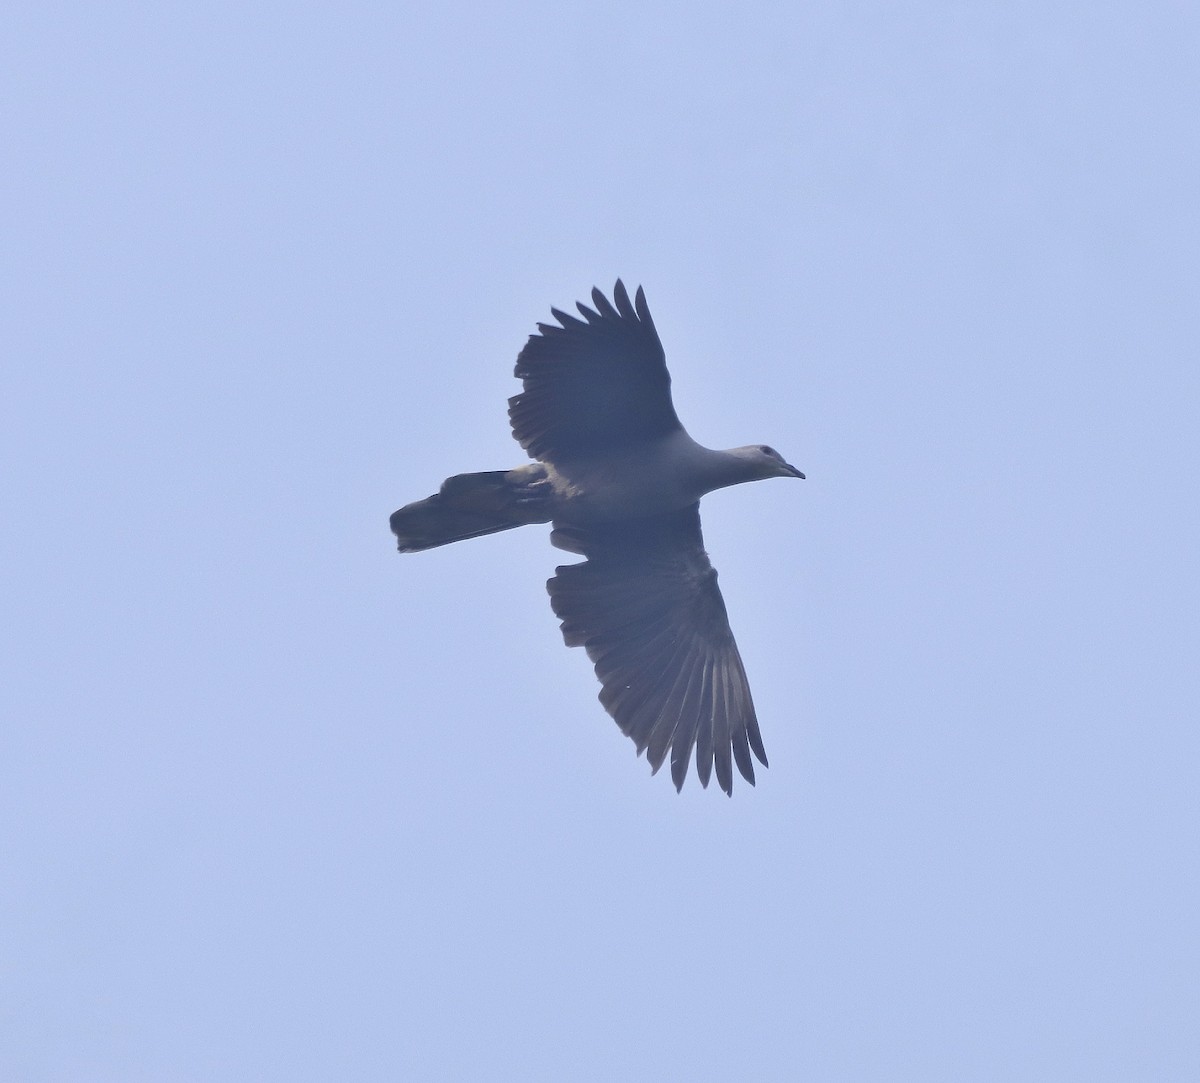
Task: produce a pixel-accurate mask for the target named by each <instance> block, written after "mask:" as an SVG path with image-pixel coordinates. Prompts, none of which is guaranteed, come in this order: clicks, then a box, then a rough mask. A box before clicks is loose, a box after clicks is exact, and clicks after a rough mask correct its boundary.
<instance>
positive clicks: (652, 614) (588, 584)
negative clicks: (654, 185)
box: [391, 279, 804, 793]
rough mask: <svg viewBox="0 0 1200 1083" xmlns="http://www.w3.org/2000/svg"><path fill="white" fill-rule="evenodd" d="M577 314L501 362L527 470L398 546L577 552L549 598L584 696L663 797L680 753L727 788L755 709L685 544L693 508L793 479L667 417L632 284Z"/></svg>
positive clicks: (704, 563) (746, 749)
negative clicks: (638, 757)
mask: <svg viewBox="0 0 1200 1083" xmlns="http://www.w3.org/2000/svg"><path fill="white" fill-rule="evenodd" d="M592 302H593V304H594V306H595V307H594V308H589V307H588V306H586V305H583V304H579V305H577V308H578V309H579V312H580V315H581V316H582V317H583V318H582V319H579V318H578V317H575V316H571V315H568V314H566V313H564V312H560V311H558V310H557V309H551V311H552V312H553V314H554V316H555V318H556V319H557V320H558V323H557V325H556V324H541V323H540V324H538V334H536V335H531V336H530V338H529V341H528V342H527V343H526V344H525V347H524V349H523V350H522V351H521V353H520V355H519V356H518V358H517V366H516V375H517V376H518V377H519V378H520V379H521V380H522V382H523V385H524V390H523V391H522V392H521V393H520V394H519V395H515V396H513V398H511V399H509V411H508V412H509V419H510V421H511V424H512V430H513V435H514V437H515V438H516V439H517V441H518V443H520V444H521V446H522V447H523V448H525V450H526V451H527V452H528V453H529V455H530V456H531V457H533V458H534V459H536V460H538V461H537V462H534V463H529V464H527V465H525V466H519V467H516V468H515V469H513V470H508V471H489V472H485V473H482V474H459V475H456V476H455V477H452V478H448V479H447V480H446V481H445V482H444V483H443V485H442V487H441V489H440V490H439V491H438V492H437V493H436V494H435V495H433V496H431V497H427V498H426V499H425V500H419V501H417V502H415V503H413V504H408V505H406V506H405V507H403V508H401V509H400V510H399V511H397V512H395V513H394V514H393V515H392V517H391V527H392V531H393V533H394V534H395V535H396V537H397V542H398V547H399V549H400V551H401V552H416V551H419V550H422V549H429V548H432V547H434V546H437V545H445V544H447V543H448V542H452V541H460V540H462V539H465V538H472V537H478V536H480V535H482V534H492V533H495V532H497V531H500V530H507V529H509V528H511V527H515V526H521V525H524V524H527V523H545V522H552V523H553V530H552V532H551V536H550V538H551V542H552V543H553V544H554V545H555V546H557V547H558V548H560V549H564V550H566V551H568V552H572V553H578V554H580V555H582V556H584V557H586V558H587V559H586V560H585V561H583V562H582V563H579V564H570V565H565V566H563V567H560V568H558V569H557V570H556V574H555V576H554V578H552V579H551V580H550V581H549V582H548V583H547V589H548V590H549V592H550V603H551V606H552V607H553V609H554V612H555V615H556V616H557V617H558V618H559V619H560V621H561V622H562V633H563V638H564V640H565V641H566V643H567V645H568V646H572V647H575V646H582V647H584V648H585V649H586V651H587V653H588V657H589V658H590V659H591V660H592V663H593V664H594V666H595V669H596V676H597V677H598V678H599V679H600V683H601V692H600V701H601V703H603V704H604V707H605V710H607V711H608V713H609V714H610V715H612V717H613V718H614V719H615V720H616V722H617V724H618V725H619V726H620V728H621V730H622V732H624V733H625V734H626V735H627V736H629V737H630V738H631V739H632V740H633V741H634V743H635V744H636V745H637V750H638V752H639V754H640V753H642V752H643V751H644V752H645V753H646V758H647V759H648V760H649V761H650V765H651V767H652V768H653V770H654V771H657V770H658V769H659V767H661V766H662V764H663V762H664V761H665V760H666V759H667V756H668V753H669V755H670V761H671V777H672V779H673V781H674V783H675V786H676V788H677V789H678V788H680V787H682V785H683V780H684V778H685V777H686V775H687V767H688V763H689V761H690V760H691V758H692V755H693V751H694V754H695V762H696V773H697V775H698V776H699V778H700V782H701V784H702V785H704V786H707V785H708V780H709V777H710V775H711V773H712V771H713V769H714V768H715V770H716V775H717V782H718V784H719V785H720V787H721V789H722V790H724V791H725V792H726V793H732V790H733V772H732V765H733V764H736V765H737V768H738V770H739V771H740V772H741V774H742V776H743V778H745V779H746V780H747V781H748V782H750V783H752V784H753V782H754V764H753V760H752V759H751V752H753V754H754V756H756V757H757V758H758V760H759V761H760V762H761V763H762V764H763V765H764V766H765V765H766V763H767V756H766V752H765V751H764V749H763V744H762V737H761V735H760V734H759V729H758V720H757V718H756V716H755V713H754V703H753V700H752V699H751V696H750V686H749V684H748V683H747V681H746V672H745V669H744V667H743V666H742V660H741V656H740V655H739V654H738V649H737V644H736V643H735V642H734V639H733V633H732V632H731V631H730V628H729V620H728V618H727V616H726V612H725V603H724V602H723V600H722V598H721V592H720V590H719V589H718V587H717V573H716V571H715V570H714V569H713V566H712V564H711V563H709V560H708V555H707V554H706V553H705V551H704V542H703V538H702V536H701V533H700V506H699V500H700V497H701V496H703V495H704V494H705V493H708V492H712V491H713V490H714V489H719V488H722V487H724V486H727V485H735V484H738V483H740V482H745V481H756V480H760V479H763V478H769V477H795V478H803V477H804V475H803V474H802V473H800V471H799V470H797V469H796V468H795V467H793V466H790V465H789V464H788V463H786V462H785V461H784V459H783V457H782V456H781V455H779V453H778V452H776V451H774V450H773V449H772V448H769V447H766V446H764V445H750V446H748V447H742V448H734V449H732V450H729V451H714V450H712V449H711V448H706V447H703V446H702V445H700V444H697V443H696V442H695V441H694V440H693V439H692V438H691V437H690V436H688V434H687V432H686V431H685V430H684V429H683V426H682V425H680V423H679V418H678V417H677V416H676V414H675V408H674V406H673V405H672V402H671V390H670V388H671V378H670V375H669V374H668V372H667V367H666V361H665V357H664V354H663V349H662V345H661V343H660V342H659V338H658V332H657V331H656V330H655V328H654V323H653V321H652V320H651V318H650V310H649V308H648V307H647V305H646V298H645V295H644V294H643V292H642V290H641V289H640V288H639V289H638V291H637V295H636V297H635V299H634V301H633V302H632V303H631V302H630V299H629V294H628V293H627V292H626V290H625V287H624V285H622V283H621V281H620V280H619V279H618V281H617V283H616V286H615V288H614V289H613V300H612V301H611V302H610V301H609V300H608V298H606V297H605V296H604V295H603V294H602V293H601V292H600V291H599V290H598V289H593V290H592Z"/></svg>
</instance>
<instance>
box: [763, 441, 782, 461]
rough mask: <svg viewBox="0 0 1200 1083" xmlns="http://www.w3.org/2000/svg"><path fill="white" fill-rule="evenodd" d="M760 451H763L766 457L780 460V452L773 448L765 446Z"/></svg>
mask: <svg viewBox="0 0 1200 1083" xmlns="http://www.w3.org/2000/svg"><path fill="white" fill-rule="evenodd" d="M758 450H759V451H761V452H762V453H763V454H764V455H770V456H771V458H772V459H778V458H779V452H778V451H776V450H775V449H774V448H773V447H767V445H766V444H763V445H762V446H761V447H760V448H759V449H758Z"/></svg>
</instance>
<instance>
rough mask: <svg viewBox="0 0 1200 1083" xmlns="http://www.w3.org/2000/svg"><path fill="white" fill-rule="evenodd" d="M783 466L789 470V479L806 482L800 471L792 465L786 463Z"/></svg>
mask: <svg viewBox="0 0 1200 1083" xmlns="http://www.w3.org/2000/svg"><path fill="white" fill-rule="evenodd" d="M783 465H784V466H786V467H787V468H788V476H789V477H793V478H799V479H800V480H801V481H803V480H804V475H803V474H802V473H801V472H800V471H799V470H797V469H796V468H795V467H794V466H793V465H792V464H791V463H784V464H783Z"/></svg>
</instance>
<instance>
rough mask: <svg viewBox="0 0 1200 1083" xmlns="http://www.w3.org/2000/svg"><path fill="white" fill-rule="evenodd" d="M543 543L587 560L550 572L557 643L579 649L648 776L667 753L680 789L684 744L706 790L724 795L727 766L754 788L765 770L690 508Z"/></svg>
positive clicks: (559, 533)
mask: <svg viewBox="0 0 1200 1083" xmlns="http://www.w3.org/2000/svg"><path fill="white" fill-rule="evenodd" d="M551 540H552V541H553V542H554V544H555V545H557V546H558V547H559V548H560V549H566V550H568V551H570V552H576V553H582V554H583V555H585V556H586V557H587V560H586V561H584V562H583V563H581V564H571V565H566V566H564V567H561V568H558V569H556V572H557V574H556V575H555V576H554V578H553V579H551V580H550V581H549V582H548V583H547V584H546V587H547V589H548V590H549V592H550V604H551V606H552V607H553V609H554V613H555V615H556V616H557V617H558V618H559V619H560V620H561V621H562V633H563V639H564V640H566V643H567V646H568V647H579V646H582V647H584V648H586V650H587V653H588V657H589V658H590V659H591V660H592V662H593V663H594V665H595V667H596V676H597V677H599V678H600V683H601V685H602V686H603V687H602V688H601V691H600V702H601V703H603V704H604V708H605V710H607V711H608V713H609V714H610V715H612V717H613V718H614V719H615V720H616V723H617V725H618V726H620V727H621V731H622V732H623V733H625V734H626V735H627V736H628V737H630V738H632V739H633V741H634V743H635V744H636V745H637V750H638V753H639V754H641V753H642V752H643V751H644V752H645V753H646V758H647V759H648V760H649V761H650V765H651V767H652V768H653V769H654V771H656V772H657V771H658V769H659V767H661V766H662V763H663V760H664V759H665V758H666V755H667V752H668V750H669V751H670V753H671V778H672V780H673V781H674V783H675V788H676V789H680V788H681V787H682V786H683V780H684V778H685V777H686V775H687V771H688V760H689V758H690V757H691V753H692V749H693V748H695V750H696V773H697V774H698V775H699V776H700V782H701V784H702V785H704V786H707V785H708V780H709V777H710V774H711V772H712V769H713V766H714V764H715V766H716V771H717V782H718V784H719V785H720V787H721V789H722V790H724V791H725V792H726V793H727V794H731V793H732V792H733V772H732V770H731V753H732V761H733V762H735V763H736V764H737V766H738V770H739V771H741V773H742V777H743V778H745V779H746V781H747V782H749V783H751V784H753V783H754V763H753V761H752V760H751V758H750V752H751V750H753V752H754V755H755V756H757V757H758V759H759V761H760V762H761V763H762V764H763V765H764V766H765V765H766V763H767V755H766V752H765V751H764V750H763V744H762V737H761V735H760V734H759V730H758V720H757V718H756V717H755V714H754V703H753V700H752V699H751V698H750V685H749V684H748V683H747V681H746V671H745V669H744V668H743V666H742V659H741V657H740V655H739V654H738V649H737V644H736V643H735V642H734V640H733V633H732V632H731V631H730V629H729V618H728V616H727V615H726V612H725V603H724V601H723V600H722V599H721V592H720V590H719V589H718V588H717V573H716V571H715V570H714V569H713V566H712V564H711V563H709V559H708V555H707V554H706V553H705V552H704V541H703V538H702V536H701V534H700V505H699V504H693V505H692V506H691V507H689V508H685V509H683V511H678V512H671V513H669V514H667V515H660V516H654V517H653V518H649V519H633V520H626V521H624V522H621V523H615V524H609V525H601V526H589V527H586V528H581V527H577V526H566V525H562V524H558V523H556V524H555V529H554V533H553V534H552V535H551Z"/></svg>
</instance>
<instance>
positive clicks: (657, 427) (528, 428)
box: [508, 279, 681, 462]
mask: <svg viewBox="0 0 1200 1083" xmlns="http://www.w3.org/2000/svg"><path fill="white" fill-rule="evenodd" d="M613 302H615V307H614V304H613ZM592 303H593V304H594V305H595V306H596V307H595V309H591V308H588V307H587V306H586V305H584V304H582V303H581V304H578V305H577V306H576V307H577V308H578V309H579V312H580V314H581V315H582V316H583V319H579V318H578V317H576V316H569V315H567V313H565V312H560V311H559V310H558V309H556V308H552V309H551V310H550V311H551V312H552V313H553V315H554V318H555V319H556V320H558V323H559V324H560V325H561V326H556V325H555V324H548V323H539V324H538V334H536V335H531V336H530V337H529V341H528V342H527V343H526V344H525V348H524V349H523V350H522V351H521V353H520V355H519V356H518V357H517V368H516V375H517V376H518V377H519V378H520V379H521V380H522V381H523V382H524V384H525V390H524V391H522V392H521V394H519V395H514V396H513V397H512V398H511V399H509V400H508V416H509V420H510V421H511V423H512V430H513V436H514V437H516V440H517V442H518V443H519V444H520V445H521V447H523V448H524V449H525V450H526V451H527V452H528V453H529V454H530V455H531V456H532V457H533V458H535V459H543V460H547V461H550V462H564V461H569V460H571V459H575V458H579V457H587V456H591V455H596V454H604V453H605V452H606V451H608V450H610V449H613V450H616V449H620V450H622V451H624V450H628V449H629V448H630V447H631V446H634V445H636V444H638V443H641V442H644V441H646V440H653V439H656V438H658V437H661V436H665V435H667V434H668V433H670V432H673V431H674V430H676V429H678V428H680V427H681V426H680V424H679V418H678V417H676V416H675V407H674V406H673V405H672V403H671V377H670V375H669V374H668V372H667V364H666V359H665V357H664V355H663V348H662V343H661V342H659V340H658V332H657V331H656V330H655V329H654V321H653V320H651V318H650V309H649V308H648V307H647V306H646V295H645V294H644V293H643V292H642V290H641V287H639V288H638V291H637V296H636V297H635V299H634V301H633V303H630V300H629V294H628V293H627V292H626V291H625V286H624V285H623V284H622V283H621V281H620V279H618V280H617V284H616V286H615V287H614V288H613V301H612V302H610V301H609V300H608V298H607V297H605V296H604V294H602V293H601V292H600V291H599V290H598V289H593V290H592Z"/></svg>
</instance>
